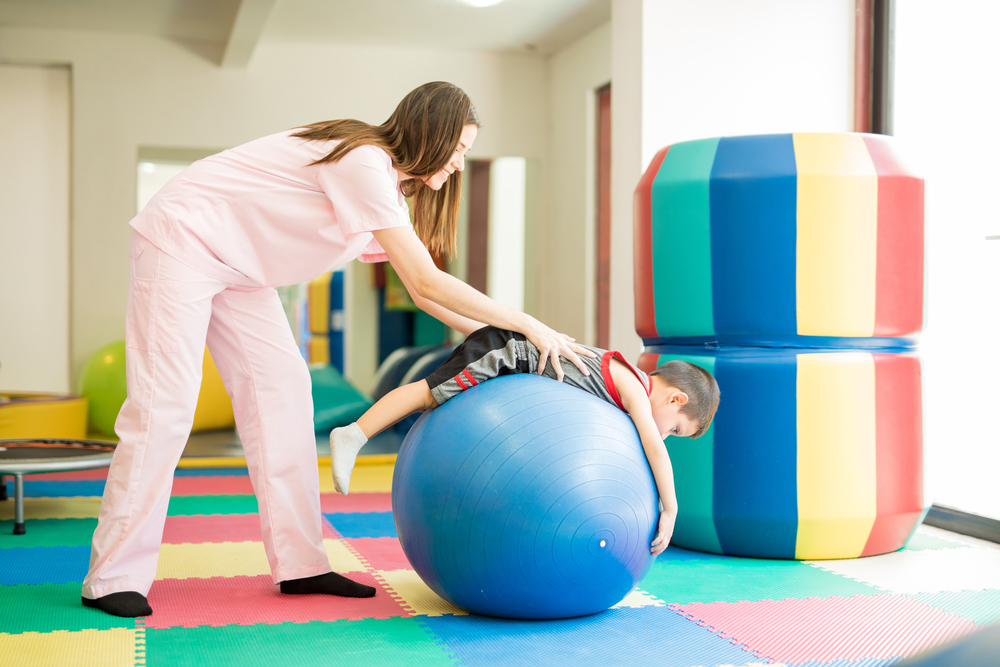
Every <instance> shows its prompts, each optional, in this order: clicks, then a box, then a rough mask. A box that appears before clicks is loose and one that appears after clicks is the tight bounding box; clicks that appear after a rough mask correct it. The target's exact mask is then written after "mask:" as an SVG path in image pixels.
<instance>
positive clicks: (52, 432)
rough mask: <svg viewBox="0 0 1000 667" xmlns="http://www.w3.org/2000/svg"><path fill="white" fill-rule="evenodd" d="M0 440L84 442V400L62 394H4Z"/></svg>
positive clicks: (0, 406) (85, 420)
mask: <svg viewBox="0 0 1000 667" xmlns="http://www.w3.org/2000/svg"><path fill="white" fill-rule="evenodd" d="M0 397H6V398H9V399H11V401H10V402H9V403H0V438H10V439H14V438H85V437H87V399H86V398H83V397H80V396H69V395H63V394H38V393H33V392H19V393H16V394H14V393H3V394H0Z"/></svg>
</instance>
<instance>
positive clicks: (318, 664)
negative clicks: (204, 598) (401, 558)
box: [146, 618, 455, 667]
mask: <svg viewBox="0 0 1000 667" xmlns="http://www.w3.org/2000/svg"><path fill="white" fill-rule="evenodd" d="M146 651H147V655H149V656H156V663H157V664H162V665H171V666H172V667H185V666H186V665H191V666H192V667H202V666H203V665H212V666H213V667H301V666H302V665H308V666H309V667H324V666H326V665H329V666H330V667H355V666H356V667H371V665H407V667H438V666H445V665H447V666H449V667H452V666H454V665H455V661H454V660H453V659H452V658H450V657H449V654H448V653H446V651H447V649H444V648H442V647H439V646H438V645H437V644H436V642H435V639H434V636H433V635H431V634H430V633H428V632H427V631H426V630H424V629H423V628H421V627H420V625H419V624H418V623H417V620H416V619H412V618H388V619H384V620H375V619H365V620H362V621H334V622H321V621H313V622H310V623H281V624H278V625H247V626H236V625H230V626H225V627H219V628H213V627H206V626H201V627H197V628H170V629H164V630H146ZM149 664H150V665H152V663H149Z"/></svg>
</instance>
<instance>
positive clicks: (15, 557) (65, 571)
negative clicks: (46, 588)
mask: <svg viewBox="0 0 1000 667" xmlns="http://www.w3.org/2000/svg"><path fill="white" fill-rule="evenodd" d="M89 565H90V545H81V546H76V547H32V548H27V549H19V548H15V549H0V586H16V585H18V584H65V583H68V582H71V581H83V578H84V577H85V576H86V575H87V568H88V566H89Z"/></svg>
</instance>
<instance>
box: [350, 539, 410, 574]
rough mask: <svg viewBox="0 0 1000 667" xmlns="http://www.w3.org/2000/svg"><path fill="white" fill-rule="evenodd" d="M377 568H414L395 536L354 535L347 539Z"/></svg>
mask: <svg viewBox="0 0 1000 667" xmlns="http://www.w3.org/2000/svg"><path fill="white" fill-rule="evenodd" d="M346 541H347V543H348V544H350V545H351V546H352V547H354V549H355V551H357V552H358V554H359V555H360V556H361V557H362V558H364V559H365V560H366V561H368V563H369V564H370V565H371V566H372V567H373V568H375V569H376V570H386V571H392V570H412V569H413V566H412V565H410V561H408V560H406V555H405V554H404V553H403V547H401V546H400V545H399V540H398V539H397V538H395V537H354V538H349V539H347V540H346Z"/></svg>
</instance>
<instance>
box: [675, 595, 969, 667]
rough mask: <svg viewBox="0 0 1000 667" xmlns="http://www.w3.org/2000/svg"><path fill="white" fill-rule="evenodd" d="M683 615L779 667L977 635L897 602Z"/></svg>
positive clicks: (825, 601) (928, 610)
mask: <svg viewBox="0 0 1000 667" xmlns="http://www.w3.org/2000/svg"><path fill="white" fill-rule="evenodd" d="M677 608H678V609H679V610H680V611H681V612H683V613H685V614H686V615H689V616H690V617H691V618H692V619H693V620H696V621H698V622H699V623H702V624H704V625H706V626H710V627H711V628H712V629H713V630H714V631H715V632H718V633H720V634H721V636H722V637H724V638H726V639H731V640H733V641H734V642H735V643H737V644H745V645H746V646H747V648H748V649H749V650H750V651H754V652H758V653H759V654H760V655H764V656H767V657H768V658H772V659H774V660H776V661H778V662H789V663H797V662H808V661H815V662H832V661H834V660H861V659H865V658H878V659H884V658H893V657H897V656H903V657H906V656H911V655H914V654H916V653H920V652H921V651H924V650H926V649H929V648H931V647H933V646H937V645H938V644H941V643H944V642H946V641H949V640H951V639H954V638H957V637H962V636H964V635H966V634H968V633H970V632H973V631H974V630H977V629H979V628H978V626H976V625H974V624H973V623H972V621H969V620H967V619H964V618H961V617H959V616H956V615H955V614H949V613H946V612H945V611H943V610H941V609H934V608H933V607H931V606H929V605H926V604H923V603H920V602H917V601H916V600H914V599H912V598H908V597H904V596H902V595H869V596H866V595H856V596H853V597H849V598H838V597H834V598H809V599H807V600H780V601H774V600H764V601H761V602H715V603H712V604H704V603H700V602H699V603H694V604H687V605H679V606H678V607H677Z"/></svg>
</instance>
